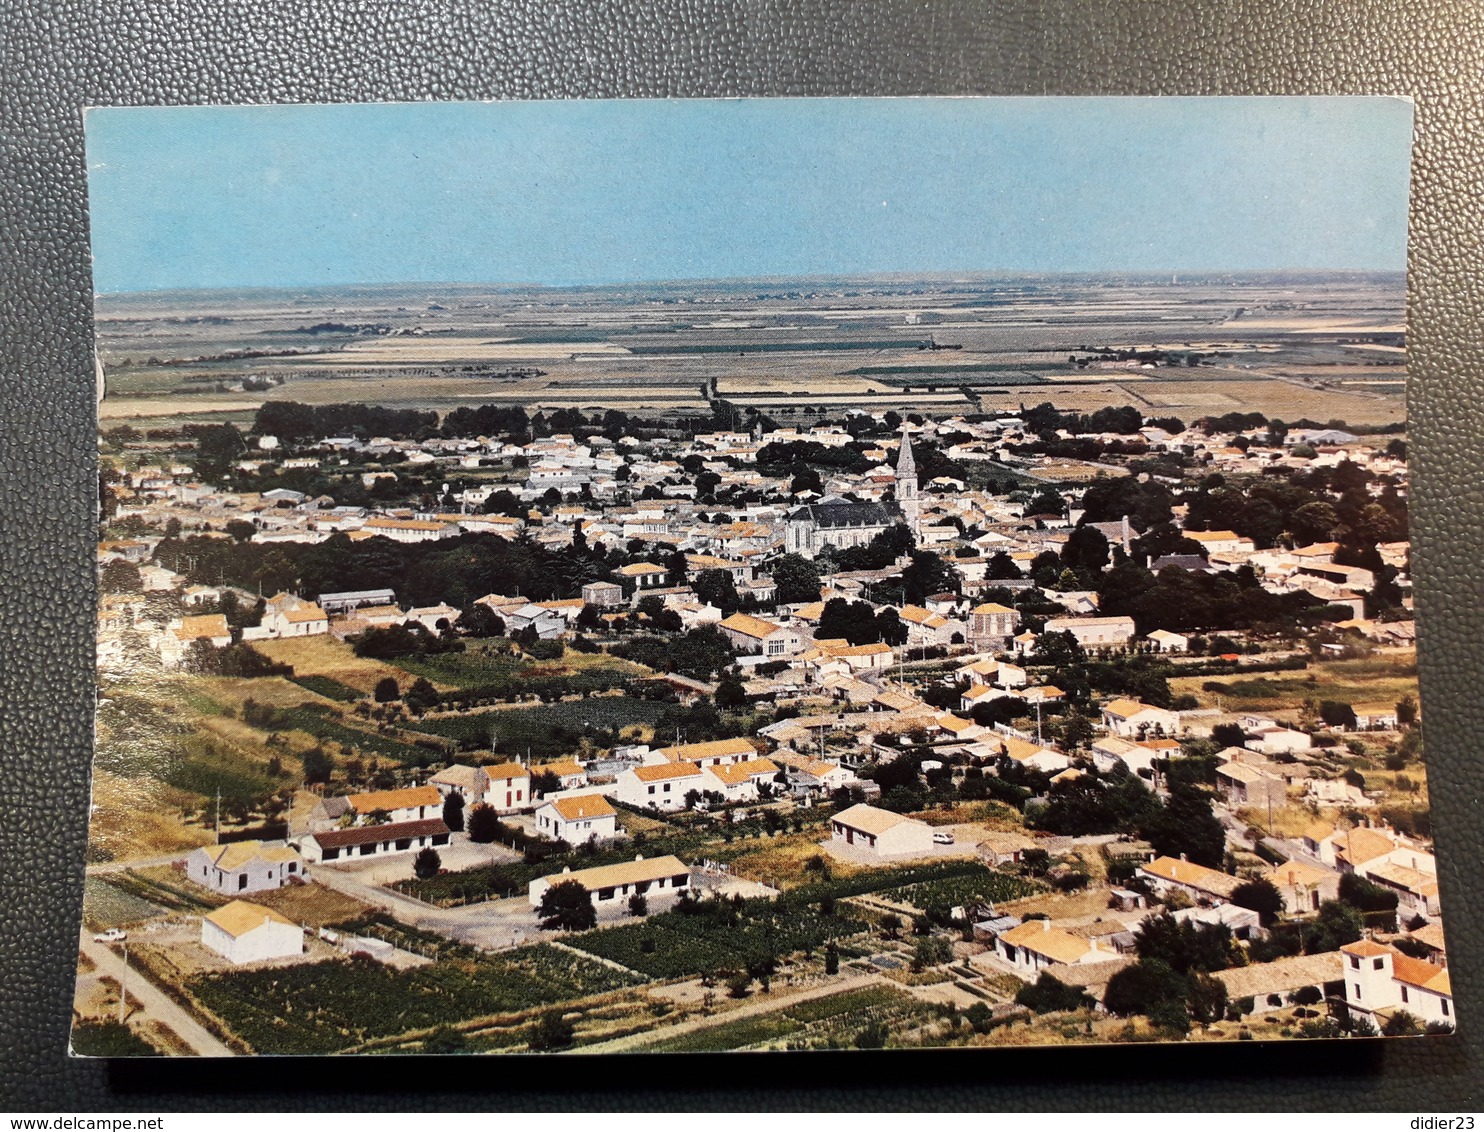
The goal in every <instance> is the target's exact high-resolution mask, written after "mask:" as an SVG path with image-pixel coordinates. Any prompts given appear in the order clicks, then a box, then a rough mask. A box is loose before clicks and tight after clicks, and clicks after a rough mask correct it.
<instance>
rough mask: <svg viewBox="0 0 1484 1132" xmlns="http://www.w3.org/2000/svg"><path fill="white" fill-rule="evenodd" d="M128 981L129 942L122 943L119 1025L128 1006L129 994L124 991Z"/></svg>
mask: <svg viewBox="0 0 1484 1132" xmlns="http://www.w3.org/2000/svg"><path fill="white" fill-rule="evenodd" d="M128 981H129V941H128V940H125V941H124V973H123V974H122V975H120V976H119V1024H120V1025H122V1024H123V1021H124V1012H125V1010H127V1008H128V1004H129V992H128V990H127V989H126V987H127V984H128Z"/></svg>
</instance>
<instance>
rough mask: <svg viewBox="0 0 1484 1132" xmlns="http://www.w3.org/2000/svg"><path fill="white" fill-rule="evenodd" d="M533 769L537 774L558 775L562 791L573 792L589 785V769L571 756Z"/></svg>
mask: <svg viewBox="0 0 1484 1132" xmlns="http://www.w3.org/2000/svg"><path fill="white" fill-rule="evenodd" d="M533 769H534V770H535V772H536V773H537V774H554V775H556V776H557V781H558V782H560V783H561V789H562V790H573V789H576V788H577V787H579V786H586V785H587V769H586V768H585V767H584V766H583V765H582V764H581V763H579V762H578V761H577V760H576V759H574V758H572V757H571V756H568V757H566V758H561V759H555V760H553V761H552V762H549V763H542V764H541V765H540V766H538V767H535V768H533Z"/></svg>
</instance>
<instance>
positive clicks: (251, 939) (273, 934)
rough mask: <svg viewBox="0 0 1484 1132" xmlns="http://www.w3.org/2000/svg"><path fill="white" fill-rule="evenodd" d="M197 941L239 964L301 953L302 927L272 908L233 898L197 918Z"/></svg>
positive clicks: (302, 942)
mask: <svg viewBox="0 0 1484 1132" xmlns="http://www.w3.org/2000/svg"><path fill="white" fill-rule="evenodd" d="M201 944H202V946H203V947H209V948H210V949H211V950H212V951H215V952H216V953H217V954H218V955H222V956H224V957H225V958H226V959H227V960H228V961H229V962H231V963H233V964H236V965H239V966H240V965H241V964H243V963H258V962H261V961H263V960H265V959H283V958H286V957H287V956H290V955H302V954H303V952H304V929H303V928H301V927H300V926H299V925H298V924H296V923H294V921H293V920H290V919H289V918H288V917H287V916H285V915H283V914H281V913H279V912H275V911H274V910H273V909H272V908H264V907H263V906H262V905H261V904H251V903H249V902H248V901H246V900H234V901H232V902H231V903H230V904H224V905H222V906H221V907H220V908H217V909H216V910H215V911H212V912H208V913H206V915H204V916H202V917H201Z"/></svg>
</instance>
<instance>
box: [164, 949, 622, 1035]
mask: <svg viewBox="0 0 1484 1132" xmlns="http://www.w3.org/2000/svg"><path fill="white" fill-rule="evenodd" d="M640 982H642V980H640V979H636V978H634V977H632V976H627V975H624V974H622V973H620V972H618V971H615V970H613V969H612V968H611V967H606V966H604V965H602V964H600V963H594V962H589V961H587V960H584V959H580V958H578V957H576V956H573V955H570V954H568V953H566V952H563V951H559V950H557V949H556V948H553V947H548V946H546V945H544V944H537V945H535V946H532V947H524V948H520V949H519V950H517V951H508V952H504V953H502V954H500V955H494V956H490V957H488V958H481V959H472V960H471V959H454V960H443V961H440V962H437V963H433V964H430V965H429V966H426V967H416V968H413V969H411V970H407V971H397V970H393V969H391V968H389V967H383V966H382V965H381V964H379V963H376V962H375V961H373V960H369V959H344V960H332V961H330V962H326V963H306V964H303V965H300V966H297V967H280V968H275V969H268V970H259V971H227V972H221V973H214V974H208V975H202V976H198V977H197V978H195V979H193V980H192V981H191V983H190V984H189V989H190V991H191V993H193V994H194V995H195V996H196V997H197V998H198V999H199V1000H200V1001H201V1002H202V1004H203V1005H205V1006H206V1007H207V1009H209V1010H211V1011H212V1012H213V1013H214V1014H216V1015H217V1016H218V1017H220V1018H221V1019H222V1020H223V1021H224V1022H226V1024H227V1025H228V1027H229V1028H230V1029H231V1030H232V1032H233V1033H235V1034H236V1035H237V1036H238V1037H240V1038H242V1039H243V1040H244V1041H245V1042H247V1043H248V1045H250V1046H251V1047H252V1048H253V1050H254V1051H255V1052H257V1053H277V1054H323V1053H335V1052H337V1051H339V1050H344V1049H348V1048H351V1047H353V1046H358V1045H361V1044H363V1043H365V1042H369V1041H375V1040H376V1039H379V1038H390V1037H395V1036H396V1035H398V1034H403V1033H407V1032H409V1031H417V1030H426V1029H429V1028H431V1027H434V1026H440V1025H450V1024H455V1023H458V1022H463V1021H467V1020H469V1019H472V1018H482V1017H489V1016H498V1015H507V1014H513V1013H518V1012H521V1011H526V1010H530V1009H532V1008H534V1007H539V1006H545V1005H549V1004H551V1003H556V1002H567V1001H571V1000H573V999H579V998H584V997H586V996H588V995H593V994H601V993H604V992H607V991H613V990H619V989H622V988H624V987H628V986H634V985H637V984H638V983H640Z"/></svg>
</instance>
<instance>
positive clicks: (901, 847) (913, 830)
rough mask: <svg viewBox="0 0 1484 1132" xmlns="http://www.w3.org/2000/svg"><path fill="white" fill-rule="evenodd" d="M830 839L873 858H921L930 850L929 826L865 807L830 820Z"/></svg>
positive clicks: (843, 811)
mask: <svg viewBox="0 0 1484 1132" xmlns="http://www.w3.org/2000/svg"><path fill="white" fill-rule="evenodd" d="M830 837H831V839H832V840H833V841H835V843H836V844H843V845H852V846H857V847H860V848H863V849H864V850H866V851H867V852H868V853H871V854H873V855H874V856H877V857H911V856H922V855H923V854H926V853H931V852H932V850H933V829H932V826H930V825H926V824H924V823H923V822H920V821H917V820H916V819H914V818H909V817H904V816H903V815H901V814H894V813H892V812H891V811H890V810H880V809H877V808H876V807H875V806H867V805H865V804H860V805H855V806H851V807H850V808H849V809H846V810H841V811H840V812H839V813H838V814H836V815H835V816H834V817H832V818H831V819H830Z"/></svg>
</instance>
